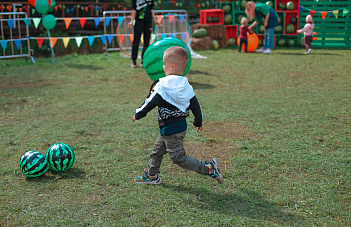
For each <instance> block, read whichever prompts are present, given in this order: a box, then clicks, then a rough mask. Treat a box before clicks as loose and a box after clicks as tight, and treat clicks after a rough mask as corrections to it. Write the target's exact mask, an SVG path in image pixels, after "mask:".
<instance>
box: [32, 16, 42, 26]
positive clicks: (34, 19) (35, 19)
mask: <svg viewBox="0 0 351 227" xmlns="http://www.w3.org/2000/svg"><path fill="white" fill-rule="evenodd" d="M40 21H41V19H40V18H33V23H34V26H35V28H38V26H39V24H40Z"/></svg>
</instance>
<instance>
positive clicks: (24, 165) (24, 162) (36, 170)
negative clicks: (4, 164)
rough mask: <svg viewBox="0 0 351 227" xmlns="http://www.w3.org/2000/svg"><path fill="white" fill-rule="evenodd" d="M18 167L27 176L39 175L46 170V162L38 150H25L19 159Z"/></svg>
mask: <svg viewBox="0 0 351 227" xmlns="http://www.w3.org/2000/svg"><path fill="white" fill-rule="evenodd" d="M19 167H20V169H21V171H22V173H23V174H24V175H26V176H27V177H39V176H41V175H43V174H44V173H46V171H48V168H49V166H48V162H47V160H46V158H45V156H44V155H43V154H41V153H40V152H38V151H27V152H26V153H24V154H23V155H22V157H21V159H20V161H19Z"/></svg>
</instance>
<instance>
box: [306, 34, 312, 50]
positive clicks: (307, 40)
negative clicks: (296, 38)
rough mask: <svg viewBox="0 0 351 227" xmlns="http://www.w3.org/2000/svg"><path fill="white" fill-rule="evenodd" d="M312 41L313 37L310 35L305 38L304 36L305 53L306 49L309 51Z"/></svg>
mask: <svg viewBox="0 0 351 227" xmlns="http://www.w3.org/2000/svg"><path fill="white" fill-rule="evenodd" d="M312 41H313V36H311V35H306V36H305V47H306V51H307V50H308V49H311V43H312Z"/></svg>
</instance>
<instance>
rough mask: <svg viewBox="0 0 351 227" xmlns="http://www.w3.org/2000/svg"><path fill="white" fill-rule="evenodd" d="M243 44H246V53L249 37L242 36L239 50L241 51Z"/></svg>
mask: <svg viewBox="0 0 351 227" xmlns="http://www.w3.org/2000/svg"><path fill="white" fill-rule="evenodd" d="M243 44H245V53H246V52H247V39H242V38H240V43H239V52H241V47H242V45H243Z"/></svg>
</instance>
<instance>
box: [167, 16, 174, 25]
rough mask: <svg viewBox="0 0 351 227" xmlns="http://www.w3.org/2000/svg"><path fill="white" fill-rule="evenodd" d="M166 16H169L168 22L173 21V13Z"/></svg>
mask: <svg viewBox="0 0 351 227" xmlns="http://www.w3.org/2000/svg"><path fill="white" fill-rule="evenodd" d="M168 18H169V22H170V23H171V24H172V21H173V18H174V15H169V16H168Z"/></svg>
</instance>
